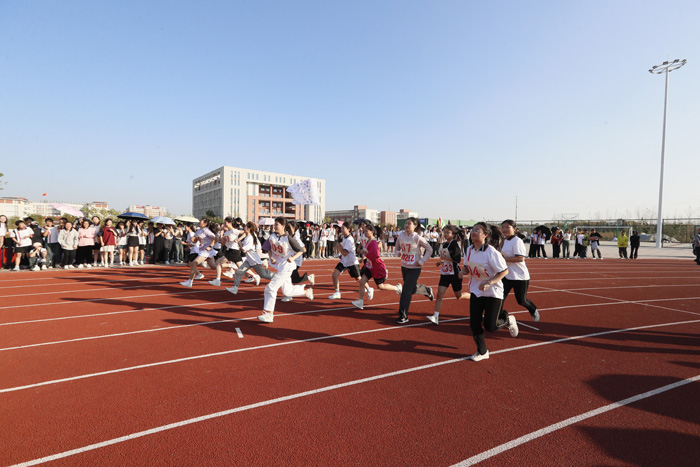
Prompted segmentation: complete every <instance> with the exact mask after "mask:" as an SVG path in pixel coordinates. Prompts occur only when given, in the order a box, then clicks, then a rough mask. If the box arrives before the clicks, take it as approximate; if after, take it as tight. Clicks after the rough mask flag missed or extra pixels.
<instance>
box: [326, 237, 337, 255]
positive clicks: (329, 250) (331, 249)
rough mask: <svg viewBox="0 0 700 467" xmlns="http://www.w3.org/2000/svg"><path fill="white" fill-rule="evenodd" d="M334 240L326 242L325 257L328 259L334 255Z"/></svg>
mask: <svg viewBox="0 0 700 467" xmlns="http://www.w3.org/2000/svg"><path fill="white" fill-rule="evenodd" d="M334 250H335V240H328V241H327V242H326V256H328V257H329V258H332V257H333V254H334V253H335V251H334Z"/></svg>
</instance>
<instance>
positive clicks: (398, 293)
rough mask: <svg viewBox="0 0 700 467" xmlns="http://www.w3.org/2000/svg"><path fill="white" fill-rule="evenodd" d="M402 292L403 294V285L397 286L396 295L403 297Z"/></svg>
mask: <svg viewBox="0 0 700 467" xmlns="http://www.w3.org/2000/svg"><path fill="white" fill-rule="evenodd" d="M401 292H403V285H401V284H396V295H401Z"/></svg>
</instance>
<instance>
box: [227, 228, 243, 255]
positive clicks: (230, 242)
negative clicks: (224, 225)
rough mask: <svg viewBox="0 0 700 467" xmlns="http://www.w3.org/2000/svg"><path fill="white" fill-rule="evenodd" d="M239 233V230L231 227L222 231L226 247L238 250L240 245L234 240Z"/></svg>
mask: <svg viewBox="0 0 700 467" xmlns="http://www.w3.org/2000/svg"><path fill="white" fill-rule="evenodd" d="M239 235H241V231H240V230H238V229H231V230H227V231H226V232H224V240H225V245H226V248H228V249H229V250H240V249H241V247H240V245H239V244H238V242H237V241H236V240H237V239H238V237H239Z"/></svg>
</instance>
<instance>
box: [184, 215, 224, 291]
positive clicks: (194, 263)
mask: <svg viewBox="0 0 700 467" xmlns="http://www.w3.org/2000/svg"><path fill="white" fill-rule="evenodd" d="M215 240H216V234H214V232H212V231H211V230H209V219H207V218H206V217H203V218H202V219H201V220H200V221H199V229H198V230H197V232H195V233H194V235H193V236H192V239H191V242H192V244H193V245H195V250H196V253H192V254H190V261H189V262H188V263H187V265H188V266H189V267H190V278H189V279H187V280H186V281H184V282H180V285H182V286H184V287H189V288H191V287H192V282H193V281H194V280H195V279H200V278H202V277H204V275H203V274H202V273H200V272H199V270H198V269H197V267H198V266H199V265H200V264H202V263H204V262H205V261H206V262H207V263H208V264H209V267H210V268H212V269H214V268H215V267H216V261H215V260H214V257H215V256H216V250H215V249H214V241H215ZM190 251H192V250H190ZM195 255H196V256H195Z"/></svg>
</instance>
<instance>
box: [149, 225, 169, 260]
mask: <svg viewBox="0 0 700 467" xmlns="http://www.w3.org/2000/svg"><path fill="white" fill-rule="evenodd" d="M149 227H150V228H149V231H150V235H149V236H148V238H149V241H150V243H152V244H153V247H152V250H151V251H152V253H153V254H152V255H151V264H156V263H158V262H159V261H163V253H164V245H165V228H164V227H163V224H160V223H159V224H157V225H155V226H151V224H149Z"/></svg>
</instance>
